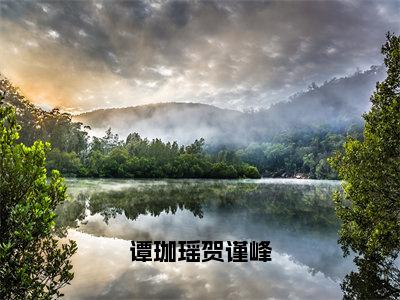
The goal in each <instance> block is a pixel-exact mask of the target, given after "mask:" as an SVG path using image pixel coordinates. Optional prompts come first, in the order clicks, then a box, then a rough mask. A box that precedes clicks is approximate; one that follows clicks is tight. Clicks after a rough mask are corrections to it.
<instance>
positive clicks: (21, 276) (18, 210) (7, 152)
mask: <svg viewBox="0 0 400 300" xmlns="http://www.w3.org/2000/svg"><path fill="white" fill-rule="evenodd" d="M0 100H1V99H0ZM19 130H20V127H19V126H18V125H17V122H16V116H15V109H14V108H12V107H11V106H6V105H0V228H1V230H0V281H1V286H0V298H1V299H52V298H54V297H59V296H61V295H62V294H61V292H60V288H61V287H63V286H64V285H65V284H68V283H69V282H70V280H72V278H73V273H72V272H71V269H72V265H71V262H70V260H69V258H70V257H71V256H72V255H73V254H74V253H75V252H76V249H77V248H76V243H75V242H73V241H69V242H68V243H61V242H60V240H59V239H58V238H56V236H55V233H56V228H55V221H56V214H55V212H54V211H55V208H56V206H57V205H58V204H60V203H62V202H63V201H64V200H65V198H66V194H65V193H66V187H65V185H64V183H63V179H62V178H61V177H60V174H59V172H58V171H53V172H52V175H51V178H50V181H49V182H47V176H46V168H45V159H46V152H47V151H48V150H49V148H50V145H49V144H48V143H45V144H44V143H43V142H41V141H36V142H35V143H34V144H33V145H32V146H31V147H27V146H25V145H24V144H16V140H17V139H18V137H19V133H18V132H19Z"/></svg>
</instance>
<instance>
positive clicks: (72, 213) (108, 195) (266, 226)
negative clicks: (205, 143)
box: [58, 181, 342, 279]
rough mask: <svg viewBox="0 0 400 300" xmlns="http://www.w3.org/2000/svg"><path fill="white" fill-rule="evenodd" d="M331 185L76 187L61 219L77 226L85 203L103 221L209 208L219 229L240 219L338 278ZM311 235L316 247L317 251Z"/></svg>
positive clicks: (249, 230)
mask: <svg viewBox="0 0 400 300" xmlns="http://www.w3.org/2000/svg"><path fill="white" fill-rule="evenodd" d="M332 190H333V187H332V186H325V185H287V184H256V183H246V182H237V181H233V182H229V181H222V182H211V181H179V182H176V181H175V182H174V181H172V182H169V183H168V184H167V185H165V184H151V182H149V183H146V184H143V185H139V186H135V187H130V188H124V189H121V190H117V191H115V190H114V191H110V190H108V191H100V192H98V191H92V192H91V193H81V194H79V193H77V195H78V196H75V197H74V201H72V202H70V203H68V204H66V205H64V206H63V207H62V208H60V209H59V210H58V211H59V223H60V224H63V225H65V226H70V227H75V226H76V225H77V222H76V219H79V220H83V219H84V218H85V217H86V216H85V203H87V205H86V208H87V209H88V210H87V213H90V214H92V215H94V214H101V215H102V216H103V220H104V221H105V222H108V220H109V219H110V218H114V217H116V216H117V215H120V214H124V215H125V216H126V217H127V218H128V219H130V220H136V219H137V218H138V217H139V216H140V215H151V216H159V215H160V214H161V213H162V212H165V213H171V214H175V213H176V212H177V211H178V210H187V211H190V212H192V213H193V215H194V217H196V218H202V217H203V215H209V214H213V215H217V216H218V220H217V221H216V222H217V223H215V226H222V227H218V228H219V230H220V229H221V228H222V230H230V227H229V226H235V225H234V224H233V223H240V227H241V230H244V231H245V232H246V234H247V235H248V236H247V238H249V239H251V238H258V234H261V233H259V232H258V231H257V230H262V232H264V234H268V236H269V237H270V238H272V239H273V240H274V245H275V247H276V248H275V249H276V250H279V251H280V252H282V253H287V254H289V255H290V256H292V257H293V259H294V260H295V261H296V262H299V263H301V264H304V265H307V266H308V267H309V271H310V272H311V273H313V274H315V273H317V272H322V273H323V274H325V275H326V276H328V277H331V278H334V279H336V278H337V277H338V275H337V270H336V266H337V265H338V264H340V263H341V262H342V257H341V255H340V253H339V251H336V246H337V245H336V232H337V228H338V224H337V219H336V217H335V214H334V211H333V207H332V205H331V200H330V197H331V192H332ZM82 216H83V217H82ZM218 222H222V223H218ZM224 226H225V227H224ZM226 226H228V227H226ZM247 226H249V227H247ZM254 226H255V227H254ZM220 232H221V231H220ZM305 240H307V241H311V242H310V243H304V241H305ZM314 241H315V242H316V243H318V247H319V248H318V253H317V255H315V249H313V247H315V246H313V245H315V243H314Z"/></svg>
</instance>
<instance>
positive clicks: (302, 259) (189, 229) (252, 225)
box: [80, 209, 353, 280]
mask: <svg viewBox="0 0 400 300" xmlns="http://www.w3.org/2000/svg"><path fill="white" fill-rule="evenodd" d="M86 220H88V223H87V224H86V225H81V227H80V230H81V231H82V232H85V233H88V234H91V235H95V236H101V237H111V238H114V237H115V238H120V239H125V240H223V241H227V240H270V241H271V246H272V249H273V252H274V253H276V252H279V253H280V254H287V255H289V256H290V259H291V260H292V261H293V262H294V263H300V264H304V265H306V266H308V270H309V272H311V273H317V272H322V273H323V274H324V275H325V276H327V277H329V278H331V279H335V280H338V279H341V278H343V277H344V275H345V274H346V273H347V272H349V271H350V270H351V267H352V265H353V264H352V263H351V260H350V259H344V258H343V257H342V252H341V250H340V248H339V247H338V245H337V235H336V231H334V232H333V235H332V234H328V233H324V234H320V233H318V232H302V233H301V234H299V232H290V231H287V230H285V229H284V228H276V227H271V226H269V224H268V221H267V220H263V222H261V221H260V222H254V220H252V219H249V218H248V217H246V216H245V214H241V213H232V212H231V213H229V215H226V216H225V215H223V213H222V212H218V213H216V212H208V213H206V214H205V216H204V217H203V218H194V217H193V214H192V213H191V212H190V211H188V210H180V209H178V211H177V212H176V213H175V214H171V213H165V212H163V213H161V214H160V215H159V216H157V217H153V216H149V215H140V216H139V217H138V218H137V219H136V220H135V221H132V220H129V219H127V218H126V217H125V216H124V215H117V216H116V217H115V218H111V219H109V221H108V224H106V223H105V222H104V221H103V217H102V216H101V215H99V214H96V215H93V216H90V217H88V218H87V219H86ZM238 220H240V222H238Z"/></svg>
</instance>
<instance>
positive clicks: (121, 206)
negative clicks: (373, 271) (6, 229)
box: [58, 179, 354, 299]
mask: <svg viewBox="0 0 400 300" xmlns="http://www.w3.org/2000/svg"><path fill="white" fill-rule="evenodd" d="M67 185H68V192H69V194H70V196H71V199H72V201H71V202H68V203H66V204H64V205H63V206H62V207H59V208H58V214H59V219H58V222H59V224H60V225H62V226H68V227H69V228H71V229H69V231H68V237H69V238H71V239H73V240H75V241H76V242H77V244H78V252H77V254H75V255H74V257H73V259H72V262H73V265H74V272H75V278H74V279H73V281H72V283H71V285H70V286H67V287H65V288H64V289H63V293H65V299H131V298H173V299H177V298H193V299H207V298H209V299H216V298H228V299H238V298H241V299H261V298H262V299H266V298H271V299H340V298H342V292H341V289H340V283H341V281H342V279H343V278H344V276H345V275H346V274H347V273H348V272H349V271H351V270H352V269H353V268H354V266H353V263H352V258H349V257H347V258H343V256H342V251H341V249H340V245H338V244H337V239H338V235H337V230H338V226H339V223H338V220H337V219H336V217H335V213H334V210H333V207H332V203H331V196H332V193H333V191H334V190H337V189H339V188H340V185H339V182H338V181H324V180H301V179H259V180H108V179H99V180H86V179H68V180H67ZM131 240H136V241H140V240H153V241H155V240H160V241H180V240H181V241H183V240H200V241H203V240H211V241H245V240H246V241H249V242H250V241H263V240H268V241H270V246H271V248H272V253H271V258H272V260H271V261H268V262H260V261H251V262H226V261H225V262H217V261H209V262H200V263H197V262H182V261H179V262H145V263H144V262H132V256H131V251H130V247H131V242H130V241H131Z"/></svg>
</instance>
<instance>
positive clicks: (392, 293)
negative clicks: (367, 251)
mask: <svg viewBox="0 0 400 300" xmlns="http://www.w3.org/2000/svg"><path fill="white" fill-rule="evenodd" d="M354 261H355V263H356V265H357V268H358V269H357V271H352V272H350V273H349V274H347V275H346V277H345V278H344V280H343V283H342V285H341V287H342V290H343V293H344V297H343V298H344V299H399V298H400V270H399V266H398V262H397V261H396V258H395V257H388V258H384V259H383V258H382V257H379V256H372V257H368V258H366V257H363V256H358V257H356V258H355V259H354Z"/></svg>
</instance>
